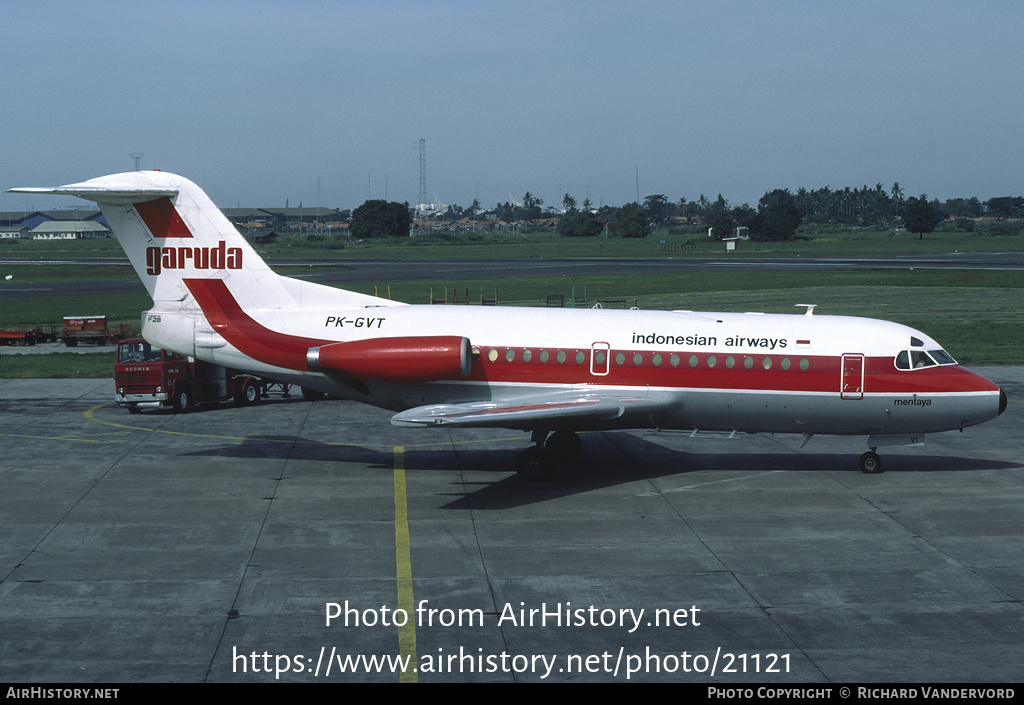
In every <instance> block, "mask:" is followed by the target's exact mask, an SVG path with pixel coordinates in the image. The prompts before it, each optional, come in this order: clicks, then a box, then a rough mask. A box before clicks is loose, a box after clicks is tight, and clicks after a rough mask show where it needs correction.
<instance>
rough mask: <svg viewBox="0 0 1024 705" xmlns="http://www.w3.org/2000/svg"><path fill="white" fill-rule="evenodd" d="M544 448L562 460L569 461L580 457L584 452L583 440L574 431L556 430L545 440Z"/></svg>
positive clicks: (553, 456) (561, 461) (554, 457)
mask: <svg viewBox="0 0 1024 705" xmlns="http://www.w3.org/2000/svg"><path fill="white" fill-rule="evenodd" d="M544 450H546V451H547V452H548V453H549V454H550V455H551V457H552V458H553V459H554V460H556V461H558V462H560V463H568V462H571V461H573V460H576V458H578V457H580V453H581V452H583V441H581V440H580V437H579V436H578V435H576V433H574V432H573V431H555V432H554V433H552V434H551V437H550V438H548V440H547V441H545V442H544Z"/></svg>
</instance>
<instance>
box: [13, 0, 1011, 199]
mask: <svg viewBox="0 0 1024 705" xmlns="http://www.w3.org/2000/svg"><path fill="white" fill-rule="evenodd" d="M2 16H3V22H2V24H0V47H2V53H0V189H7V188H13V187H16V186H56V185H61V184H66V183H73V182H78V181H84V180H86V179H88V178H92V177H95V176H101V175H104V174H110V173H116V172H122V171H131V170H133V169H134V168H135V160H134V159H133V158H132V155H133V154H141V155H142V157H141V158H140V159H139V164H140V166H141V168H143V169H161V170H163V171H170V172H175V173H178V174H182V175H184V176H186V177H188V178H190V179H192V180H193V181H195V182H196V183H197V184H199V186H201V187H202V188H204V190H206V191H207V193H208V194H209V195H210V197H211V198H212V199H213V200H214V202H216V203H217V204H218V205H219V206H221V207H223V208H234V207H253V208H256V207H271V206H272V207H281V206H284V205H286V204H288V205H291V206H293V207H294V206H298V205H299V204H300V203H302V204H303V205H305V206H318V205H320V206H328V207H332V208H355V207H357V206H358V205H360V204H361V203H363V201H365V200H366V199H367V198H371V197H372V198H387V199H388V200H392V201H400V202H401V201H408V202H410V203H416V202H417V201H418V196H419V175H420V164H419V159H420V149H419V142H420V140H421V139H423V140H425V147H426V190H427V195H428V200H430V201H435V199H436V201H439V202H441V203H443V204H458V205H461V206H469V205H470V204H471V203H472V201H473V200H474V198H476V199H479V201H480V202H481V204H482V205H483V206H484V207H485V208H493V207H494V206H495V204H497V203H499V202H501V203H503V202H505V201H508V200H509V198H510V195H511V197H512V198H515V199H517V200H522V197H523V195H524V194H525V193H526V192H527V191H529V192H530V193H532V194H533V195H534V196H536V197H539V198H541V199H543V201H544V204H545V205H546V206H560V205H561V202H562V197H563V195H564V194H566V193H568V194H570V195H572V196H573V197H574V198H575V199H576V200H577V202H579V203H582V202H583V200H584V199H587V198H589V199H590V200H591V202H592V203H593V204H594V205H595V206H600V205H614V206H618V205H624V204H626V203H629V202H632V201H635V200H636V199H637V196H638V195H639V197H640V199H641V200H643V199H644V197H645V196H647V195H650V194H664V195H665V196H666V197H667V198H668V199H669V200H670V201H673V202H678V201H679V199H681V198H686V199H687V200H697V199H698V198H699V197H700V196H701V195H705V196H707V197H708V198H710V199H712V200H713V199H715V198H716V197H717V196H718V195H719V194H721V195H723V196H724V197H725V199H726V200H727V201H728V202H729V203H730V204H731V205H740V204H742V203H750V204H756V202H757V200H758V199H759V198H760V197H761V196H762V195H763V194H764V193H765V192H767V191H770V190H773V189H776V188H788V189H790V190H793V191H795V190H796V189H798V188H800V187H805V188H808V189H815V188H821V187H824V186H830V187H832V188H843V187H846V186H849V187H859V186H864V185H868V186H870V187H872V188H873V187H874V186H875V184H876V183H881V184H883V186H884V187H885V188H886V190H889V189H891V187H892V185H893V183H896V182H898V183H899V184H900V187H901V188H902V189H903V191H904V193H905V194H906V195H907V196H910V195H920V194H922V193H924V194H927V195H928V197H929V198H939V199H942V200H945V199H948V198H955V197H968V196H977V197H979V198H981V199H982V200H986V199H988V198H991V197H994V196H1008V195H1014V196H1016V195H1021V194H1022V193H1024V158H1022V156H1024V155H1022V147H1021V126H1022V123H1024V109H1022V108H1024V60H1022V57H1024V3H1021V2H1019V0H976V1H974V2H970V3H968V2H948V1H946V0H913V1H901V0H885V1H884V2H881V1H880V2H875V1H873V0H864V1H859V2H820V0H808V1H800V0H776V1H773V2H761V1H756V2H755V1H753V0H750V1H747V2H734V1H730V0H713V1H712V0H708V1H696V0H694V1H688V0H675V1H667V2H662V1H660V0H649V1H648V0H637V1H636V2H631V3H626V2H622V0H614V1H610V0H587V1H586V2H577V1H575V0H566V1H559V0H543V1H537V0H506V1H505V2H491V1H490V0H465V1H464V0H437V1H436V2H430V1H429V0H420V1H418V2H413V1H410V0H388V1H387V2H381V1H380V0H368V1H363V0H308V1H307V0H287V2H285V1H283V0H282V1H278V0H247V1H245V2H241V1H239V2H236V1H231V0H225V1H220V2H199V1H191V2H190V1H188V0H178V1H176V2H161V1H159V0H154V1H147V2H138V1H137V0H132V1H130V2H107V1H102V0H73V1H67V2H57V1H53V0H29V1H23V0H4V3H3V7H2ZM71 202H74V199H72V200H71V201H66V202H64V201H61V199H57V198H54V197H42V196H26V195H22V194H17V195H16V194H3V195H0V210H26V209H27V210H36V209H47V208H53V207H57V206H60V205H65V203H71ZM79 203H83V202H79Z"/></svg>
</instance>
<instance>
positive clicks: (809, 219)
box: [351, 182, 1024, 241]
mask: <svg viewBox="0 0 1024 705" xmlns="http://www.w3.org/2000/svg"><path fill="white" fill-rule="evenodd" d="M543 205H544V201H543V200H542V199H540V198H537V197H536V196H535V195H534V194H533V193H531V192H529V191H527V192H526V194H525V195H524V196H523V198H522V201H521V202H518V203H517V202H515V201H513V200H512V199H510V200H509V201H506V202H505V203H498V204H497V205H496V206H495V208H494V209H493V210H491V211H488V213H489V214H490V216H491V217H492V218H493V219H496V220H503V221H506V222H512V221H527V222H529V221H537V220H540V219H541V218H543V217H544V216H545V213H544V211H543V209H542V206H543ZM562 210H563V212H562V214H561V216H560V217H559V222H558V226H557V228H556V231H557V232H558V234H560V235H562V236H565V237H594V236H597V235H600V234H602V233H605V232H607V234H608V235H609V236H611V237H647V236H648V235H650V233H651V231H652V228H663V227H666V226H669V227H671V226H672V225H673V224H676V223H685V224H688V225H693V226H700V227H701V228H707V229H709V230H710V234H711V235H712V237H716V238H719V239H721V238H725V237H731V236H733V235H734V234H735V233H736V232H737V228H744V229H745V231H746V234H747V235H748V236H749V237H750V238H751V239H753V240H761V241H781V240H788V239H791V238H792V237H793V235H794V234H795V233H796V229H797V227H798V226H799V225H800V224H801V223H809V224H822V225H826V224H832V225H851V226H861V227H880V228H891V229H897V230H898V229H905V230H907V231H909V232H911V233H915V234H918V236H923V235H924V234H925V233H928V232H932V231H933V230H934V229H935V228H936V227H937V226H938V225H939V223H942V222H943V221H950V222H952V223H953V226H954V227H956V228H958V229H961V230H966V231H973V230H974V228H975V219H977V218H981V217H986V216H987V217H991V218H996V219H1000V220H1015V219H1021V218H1024V196H1000V197H996V198H990V199H988V200H987V201H981V200H980V199H978V198H977V197H970V198H953V199H949V200H947V201H945V202H940V201H939V200H938V199H929V198H928V197H927V195H925V194H921V195H920V196H910V197H907V196H906V194H905V193H904V190H903V188H902V187H901V186H900V184H899V183H898V182H897V183H894V184H893V185H892V186H891V187H889V188H886V187H884V186H882V184H881V183H877V184H875V186H874V187H873V188H872V187H868V186H867V185H865V186H863V187H861V188H850V187H846V188H842V189H832V188H831V187H829V186H825V187H823V188H819V189H814V190H808V189H806V188H800V189H797V191H796V192H795V193H793V192H791V191H790V190H789V189H774V190H772V191H769V192H766V193H765V194H764V196H762V197H761V199H760V200H759V201H758V203H757V205H756V206H750V205H749V204H746V203H744V204H743V205H740V206H730V205H729V203H728V201H726V200H725V198H723V196H722V195H721V194H719V195H718V197H717V198H716V199H715V200H711V199H709V198H707V197H706V196H704V195H703V194H702V195H701V196H700V197H699V198H698V199H697V200H694V201H690V200H687V199H686V198H680V199H679V200H678V201H675V202H673V201H669V200H668V198H667V197H666V196H665V195H664V194H652V195H649V196H647V197H646V198H645V199H644V202H643V203H628V204H626V205H624V206H621V207H615V206H602V207H600V208H594V207H593V205H592V204H591V202H590V200H589V199H585V200H584V201H583V203H582V204H581V205H580V206H578V205H577V202H576V199H575V198H573V197H572V196H571V195H570V194H568V193H567V194H565V195H564V196H563V198H562ZM403 211H404V213H403ZM480 213H481V210H480V203H479V201H477V200H474V201H473V204H472V206H470V207H469V208H468V209H464V208H461V207H460V206H448V208H447V211H446V213H445V215H444V216H443V217H444V218H446V219H450V220H458V219H461V218H467V217H474V218H476V217H479V215H480ZM352 221H353V222H352V226H351V233H352V235H353V236H354V237H360V238H364V237H381V236H394V237H400V236H402V235H407V234H408V232H409V227H410V225H411V221H412V216H411V212H410V209H409V206H408V204H397V203H394V204H388V203H387V202H385V201H367V202H366V203H364V204H363V205H362V206H360V207H359V208H356V209H355V211H354V212H353V214H352ZM989 229H990V230H993V231H995V230H999V228H998V227H995V228H994V227H992V226H990V227H989ZM1002 229H1003V230H1006V231H1007V232H1009V231H1011V230H1012V231H1013V232H1016V231H1017V228H1016V227H1015V226H1004V227H1003V228H1002Z"/></svg>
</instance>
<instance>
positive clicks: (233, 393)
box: [114, 337, 287, 414]
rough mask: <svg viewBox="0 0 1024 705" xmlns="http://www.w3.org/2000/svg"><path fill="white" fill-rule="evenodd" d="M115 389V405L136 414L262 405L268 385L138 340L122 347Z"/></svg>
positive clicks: (136, 338)
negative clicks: (213, 404) (224, 403)
mask: <svg viewBox="0 0 1024 705" xmlns="http://www.w3.org/2000/svg"><path fill="white" fill-rule="evenodd" d="M114 385H115V389H116V393H115V395H114V399H115V401H117V403H118V405H120V406H127V407H128V411H130V412H131V413H133V414H135V413H138V412H140V411H142V409H162V408H168V407H169V408H172V409H174V410H175V411H184V410H185V409H187V408H189V407H190V406H192V405H193V404H202V403H205V402H215V401H224V400H226V399H234V400H235V403H237V404H241V405H249V404H258V403H259V402H260V399H261V398H262V397H263V396H265V395H266V391H267V386H268V385H267V383H266V382H265V381H264V380H262V379H261V378H259V377H256V376H255V375H251V374H248V373H246V372H241V371H239V370H233V369H231V368H229V367H224V366H223V365H214V364H211V363H208V362H202V361H201V360H193V359H192V358H189V357H184V356H182V355H178V354H177V353H172V352H169V351H167V350H161V349H160V348H156V347H153V346H151V345H150V344H149V343H147V342H146V341H145V340H143V339H142V338H138V337H135V338H126V339H125V340H122V341H121V342H120V343H119V344H118V346H117V362H116V363H115V366H114ZM285 391H286V393H287V389H285Z"/></svg>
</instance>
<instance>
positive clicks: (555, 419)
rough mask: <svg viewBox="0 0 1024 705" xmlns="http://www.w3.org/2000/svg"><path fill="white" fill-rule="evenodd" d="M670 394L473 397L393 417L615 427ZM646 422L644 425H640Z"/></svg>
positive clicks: (409, 421)
mask: <svg viewBox="0 0 1024 705" xmlns="http://www.w3.org/2000/svg"><path fill="white" fill-rule="evenodd" d="M671 403H672V400H671V398H670V397H668V396H658V397H653V398H652V397H641V396H629V395H624V394H608V393H589V394H588V393H580V394H549V395H545V396H534V397H528V398H523V399H513V400H506V401H473V402H461V403H456V404H432V405H428V406H418V407H416V408H414V409H409V410H407V411H403V412H401V413H399V414H395V415H394V416H392V417H391V423H392V424H394V425H395V426H416V427H423V426H463V427H478V428H483V427H493V428H516V429H524V430H530V429H533V428H537V427H545V426H546V427H548V428H552V429H553V428H573V429H580V430H583V429H586V428H590V427H598V428H604V427H614V426H616V425H617V424H616V421H617V420H618V419H622V418H623V417H625V416H630V417H635V416H636V415H641V414H643V415H646V414H654V413H657V412H659V411H663V410H665V409H667V408H668V406H669V405H670V404H671ZM644 425H646V424H644Z"/></svg>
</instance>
